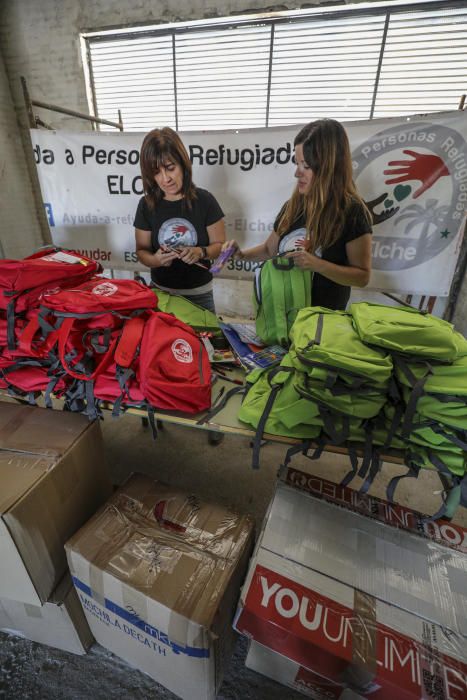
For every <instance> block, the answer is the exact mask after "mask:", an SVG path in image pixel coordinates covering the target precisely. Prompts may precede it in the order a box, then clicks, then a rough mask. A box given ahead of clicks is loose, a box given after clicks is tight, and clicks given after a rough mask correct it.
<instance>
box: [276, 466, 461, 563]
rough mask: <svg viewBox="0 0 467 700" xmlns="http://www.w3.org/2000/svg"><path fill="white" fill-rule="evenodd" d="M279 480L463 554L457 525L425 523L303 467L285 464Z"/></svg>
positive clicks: (408, 510) (403, 508) (408, 511)
mask: <svg viewBox="0 0 467 700" xmlns="http://www.w3.org/2000/svg"><path fill="white" fill-rule="evenodd" d="M280 478H281V479H282V480H283V481H284V482H285V483H286V484H288V485H289V486H294V487H295V488H298V489H301V490H303V491H307V492H308V493H310V494H311V495H312V496H314V497H315V498H323V499H324V500H326V501H329V502H330V503H335V504H336V505H339V506H342V507H343V508H348V509H349V510H353V511H354V512H355V513H361V514H362V515H366V516H367V517H370V518H375V519H376V520H380V521H381V522H384V523H386V524H387V525H392V527H397V528H401V529H403V530H408V531H409V532H413V533H415V534H418V535H421V536H422V537H427V538H428V539H430V540H434V541H435V542H439V543H440V544H444V545H446V546H447V547H452V549H456V550H458V551H459V552H464V553H465V554H467V529H466V528H465V527H463V526H462V525H461V524H460V523H455V522H452V521H449V520H444V519H442V518H441V519H440V520H438V521H436V522H428V521H427V516H426V515H424V514H423V513H420V512H419V511H416V510H413V509H411V508H407V506H402V505H399V504H398V503H389V501H385V500H384V499H383V498H377V497H376V496H370V495H369V494H367V493H366V494H361V493H359V492H358V491H355V490H354V489H351V488H349V487H348V486H341V485H340V484H336V483H334V482H333V481H329V480H328V479H324V478H323V477H321V476H318V475H316V474H313V473H312V472H308V471H306V467H305V468H303V469H295V468H294V467H291V466H290V465H289V466H287V467H285V468H282V469H281V471H280Z"/></svg>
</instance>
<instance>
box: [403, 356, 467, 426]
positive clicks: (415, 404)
mask: <svg viewBox="0 0 467 700" xmlns="http://www.w3.org/2000/svg"><path fill="white" fill-rule="evenodd" d="M394 364H395V367H394V369H395V375H396V378H397V381H398V382H399V384H400V386H401V390H402V396H403V398H404V401H405V403H406V405H407V411H406V421H405V422H406V425H407V428H410V423H411V421H412V420H413V416H414V414H415V412H417V413H419V414H420V416H422V418H424V419H425V420H426V419H428V420H434V421H437V422H439V423H442V424H444V425H447V426H449V427H451V428H455V429H456V430H461V431H463V432H467V356H464V357H460V358H459V359H458V360H455V361H454V362H453V363H452V364H434V363H428V362H416V361H415V362H411V361H410V360H408V359H406V358H404V359H402V358H396V357H395V358H394Z"/></svg>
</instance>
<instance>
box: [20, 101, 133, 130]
mask: <svg viewBox="0 0 467 700" xmlns="http://www.w3.org/2000/svg"><path fill="white" fill-rule="evenodd" d="M31 104H33V105H34V106H35V107H42V109H49V110H50V111H51V112H60V114H67V115H68V116H70V117H77V118H78V119H86V121H88V122H94V123H95V124H96V123H97V124H107V126H114V127H115V128H116V129H120V126H121V125H120V124H117V122H111V121H109V120H108V119H100V117H90V116H89V114H82V113H81V112H76V111H75V110H74V109H67V108H66V107H58V106H57V105H52V104H49V103H48V102H42V101H41V100H31ZM32 128H34V127H32ZM120 131H121V129H120Z"/></svg>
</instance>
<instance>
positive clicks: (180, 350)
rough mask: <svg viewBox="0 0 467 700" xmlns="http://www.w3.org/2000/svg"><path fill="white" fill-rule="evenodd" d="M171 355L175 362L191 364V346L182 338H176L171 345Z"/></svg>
mask: <svg viewBox="0 0 467 700" xmlns="http://www.w3.org/2000/svg"><path fill="white" fill-rule="evenodd" d="M172 353H173V356H174V357H175V359H176V360H177V362H193V351H192V349H191V345H190V344H189V343H187V341H186V340H183V338H177V340H174V342H173V343H172Z"/></svg>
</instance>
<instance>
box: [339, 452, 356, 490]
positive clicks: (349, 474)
mask: <svg viewBox="0 0 467 700" xmlns="http://www.w3.org/2000/svg"><path fill="white" fill-rule="evenodd" d="M349 459H350V466H351V469H350V471H349V472H347V474H346V475H345V476H344V478H343V479H342V481H341V483H340V486H347V485H348V484H350V482H351V481H352V479H353V478H354V477H355V476H356V475H357V469H358V457H357V452H356V450H355V448H354V447H349Z"/></svg>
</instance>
